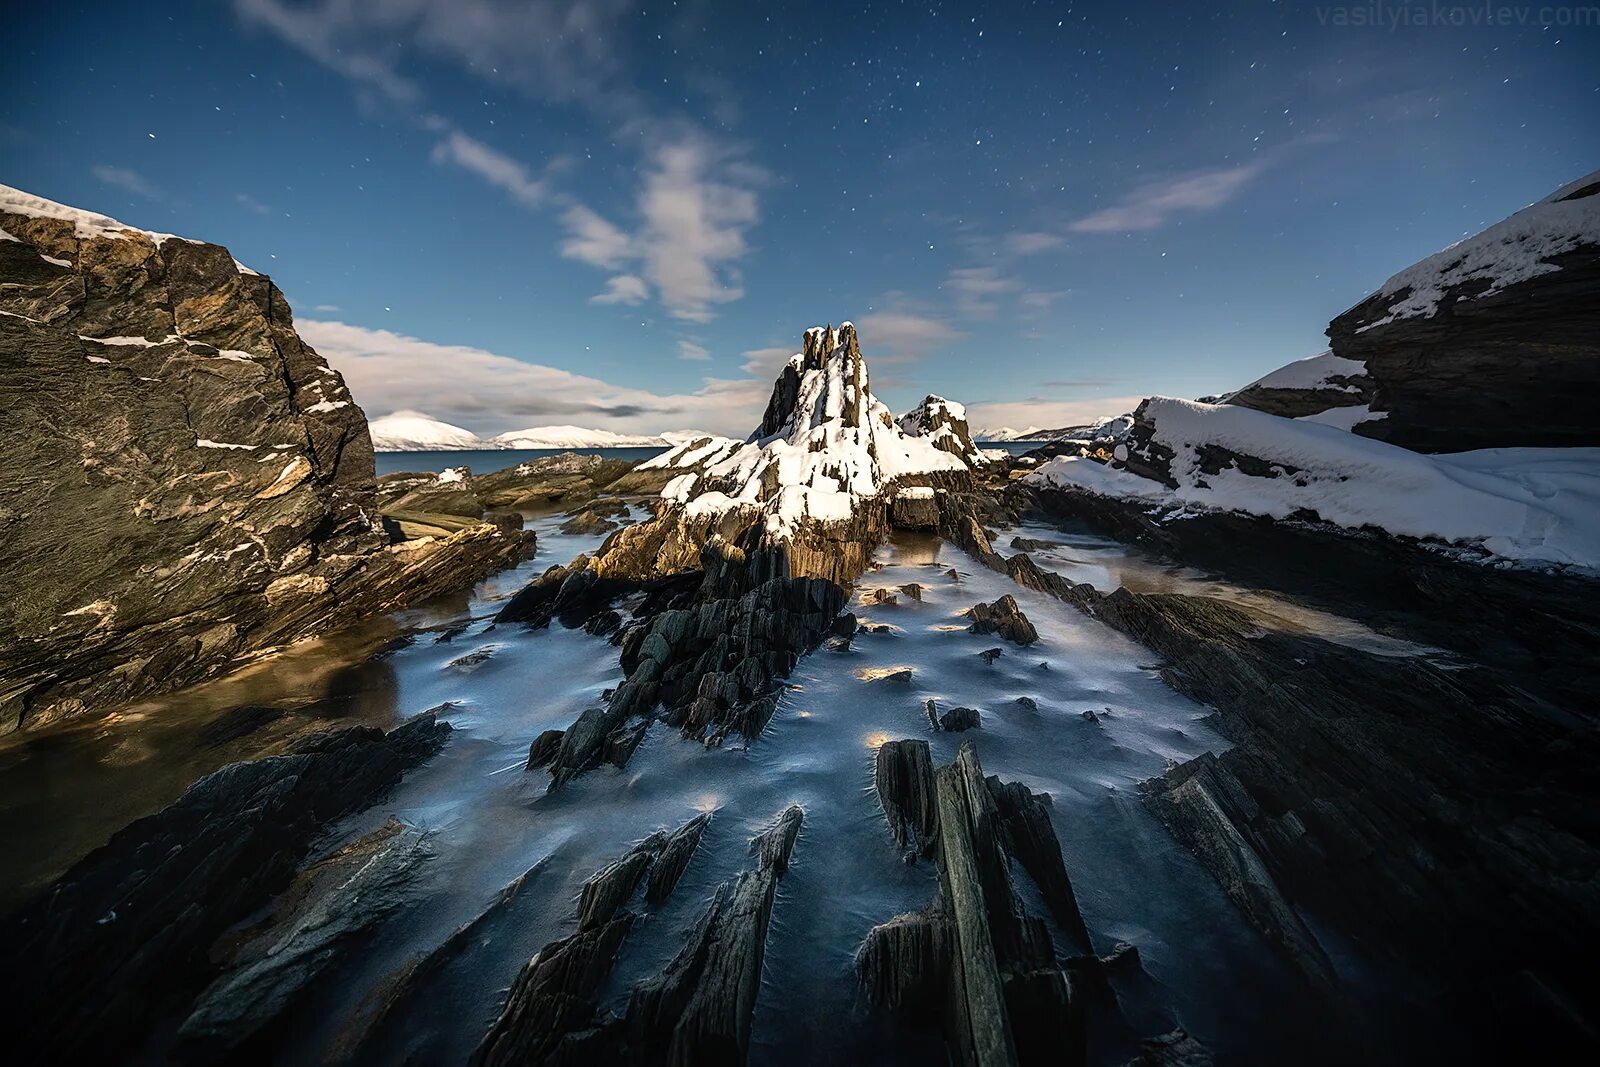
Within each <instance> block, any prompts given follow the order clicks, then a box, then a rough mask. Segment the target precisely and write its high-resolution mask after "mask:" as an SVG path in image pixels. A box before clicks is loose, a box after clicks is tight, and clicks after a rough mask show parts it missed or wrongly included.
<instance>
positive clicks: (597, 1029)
mask: <svg viewBox="0 0 1600 1067" xmlns="http://www.w3.org/2000/svg"><path fill="white" fill-rule="evenodd" d="M707 818H708V817H707V816H700V817H699V818H697V819H695V820H693V821H691V822H690V823H687V824H685V825H684V826H682V827H680V828H679V829H677V830H676V831H674V832H673V833H672V834H670V835H667V834H657V835H655V836H653V837H651V838H650V839H648V840H646V841H645V842H643V843H642V844H640V845H639V846H638V847H637V848H635V849H634V850H633V851H631V852H630V853H629V854H628V855H626V856H624V857H622V858H621V859H619V860H617V861H616V862H615V863H613V864H612V865H610V866H608V867H606V868H605V869H604V870H602V871H600V872H598V873H596V874H595V875H594V877H593V878H591V879H590V880H589V882H588V883H587V884H586V885H585V888H584V893H583V899H582V901H581V902H580V912H579V927H578V932H577V933H576V934H573V935H572V936H570V937H567V938H563V939H562V940H560V941H555V942H552V943H551V944H549V945H546V946H545V947H544V948H543V949H541V950H540V951H539V953H538V954H537V955H536V956H535V957H534V958H533V959H532V960H531V961H530V962H529V963H528V965H527V966H526V967H524V968H523V970H522V973H521V974H520V975H518V977H517V980H516V982H515V983H514V984H513V986H512V989H511V993H510V995H509V997H508V998H507V1001H506V1005H505V1008H504V1009H503V1010H502V1012H501V1015H500V1019H499V1021H498V1022H496V1024H495V1025H494V1027H493V1028H492V1029H491V1030H490V1031H489V1033H488V1035H486V1036H485V1038H484V1040H483V1043H482V1044H480V1045H479V1047H478V1050H477V1052H476V1053H474V1055H473V1057H472V1060H471V1062H472V1063H473V1064H475V1065H491V1064H503V1063H533V1064H540V1063H578V1062H600V1063H617V1064H641V1065H642V1064H656V1063H674V1064H690V1063H722V1064H742V1063H743V1062H744V1061H745V1058H746V1055H747V1053H748V1050H749V1043H750V1026H751V1018H752V1016H753V1014H754V1011H755V1001H756V995H757V993H758V991H759V988H760V981H761V967H762V957H763V954H764V950H765V944H766V938H767V928H768V925H769V924H770V922H771V918H772V909H773V902H774V898H775V895H776V891H777V883H778V880H779V879H780V878H782V877H783V874H784V872H785V871H786V870H787V869H788V863H789V858H790V855H791V853H792V852H793V850H794V846H795V840H796V838H797V837H798V835H799V832H800V825H801V823H802V821H803V815H802V813H801V810H800V808H798V807H791V808H789V809H787V810H786V811H785V812H784V813H783V814H782V815H781V816H780V817H779V819H778V821H777V822H776V824H775V825H773V826H772V828H771V829H769V830H767V831H766V832H764V833H762V834H760V835H759V836H758V837H756V839H755V840H753V841H752V842H751V844H750V851H751V853H752V855H753V857H754V864H753V866H752V868H751V869H750V870H747V871H746V872H745V873H743V874H741V875H740V876H739V877H738V878H737V879H736V880H735V881H732V882H728V883H725V884H723V885H722V886H721V887H720V888H719V889H718V890H717V892H716V895H715V897H714V898H713V900H712V902H711V906H710V909H709V910H708V911H707V912H706V914H705V915H704V917H703V918H702V919H701V921H700V923H699V925H698V927H697V928H696V930H695V931H694V933H693V934H692V935H691V937H690V940H689V943H688V944H686V945H685V946H684V948H683V950H682V951H681V952H680V953H679V954H678V955H677V956H676V957H675V958H674V959H673V960H672V961H671V962H670V963H669V964H668V965H667V967H666V968H665V970H663V971H662V973H661V974H659V975H658V976H656V977H655V978H653V979H650V980H648V981H646V982H644V983H643V984H642V985H640V986H639V987H638V988H636V989H635V990H634V991H633V993H632V995H631V996H630V997H629V999H628V1003H627V1007H626V1008H625V1009H624V1010H623V1011H622V1013H621V1014H620V1015H614V1014H611V1013H607V1012H601V1011H599V1010H598V1009H597V1006H596V1003H595V998H596V994H597V993H598V991H599V989H600V986H601V983H602V981H603V980H604V979H605V977H606V975H607V974H608V972H609V971H610V969H611V967H612V966H613V964H614V962H615V959H616V956H617V954H618V952H619V950H620V949H621V948H622V944H623V940H624V939H625V938H626V936H627V934H628V932H629V930H631V929H632V927H633V925H634V924H635V923H636V921H637V918H636V916H635V914H634V913H633V912H630V911H627V910H625V909H624V907H623V905H625V904H626V903H628V902H629V900H630V899H631V898H632V897H633V896H634V895H635V893H636V892H637V890H638V887H639V883H640V881H641V879H642V878H643V876H644V873H645V871H646V869H649V871H650V879H649V884H648V887H647V889H646V891H645V894H644V896H645V906H646V907H650V906H654V905H658V904H660V903H661V902H662V901H663V900H664V899H665V898H666V896H667V895H668V894H670V893H671V891H672V888H673V886H674V885H675V884H676V881H677V878H678V877H680V876H681V874H682V872H683V868H684V867H685V866H686V865H687V863H688V861H689V858H690V857H691V856H692V854H693V852H694V850H695V847H696V845H697V844H698V842H699V839H700V834H701V832H702V830H703V829H704V826H705V822H706V820H707ZM658 874H660V875H661V878H660V880H659V881H658V880H657V875H658Z"/></svg>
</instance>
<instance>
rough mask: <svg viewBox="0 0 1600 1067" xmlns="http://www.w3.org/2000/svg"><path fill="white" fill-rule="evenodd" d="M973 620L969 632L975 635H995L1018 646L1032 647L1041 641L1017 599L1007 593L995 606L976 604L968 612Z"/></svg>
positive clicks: (968, 616) (968, 615)
mask: <svg viewBox="0 0 1600 1067" xmlns="http://www.w3.org/2000/svg"><path fill="white" fill-rule="evenodd" d="M967 618H969V619H971V620H972V625H971V626H969V627H967V629H968V630H970V631H971V632H973V633H975V634H994V635H995V636H997V637H1003V638H1005V639H1006V640H1007V641H1010V642H1012V643H1014V644H1018V645H1031V644H1033V643H1034V642H1035V641H1037V640H1039V631H1038V630H1035V629H1034V628H1033V623H1031V622H1029V621H1028V617H1027V616H1026V615H1024V614H1023V613H1022V609H1021V608H1020V607H1018V606H1017V598H1016V597H1014V596H1012V595H1011V594H1010V593H1007V594H1006V595H1005V596H1003V597H1001V598H1000V599H998V600H996V601H995V602H994V603H993V604H974V605H972V607H971V608H970V609H968V611H967Z"/></svg>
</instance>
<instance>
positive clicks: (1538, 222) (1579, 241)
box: [1357, 171, 1600, 332]
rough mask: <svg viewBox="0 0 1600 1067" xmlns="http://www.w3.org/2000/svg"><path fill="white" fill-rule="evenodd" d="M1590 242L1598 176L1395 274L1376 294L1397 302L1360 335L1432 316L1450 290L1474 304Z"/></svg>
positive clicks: (1598, 217) (1598, 241)
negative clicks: (1472, 301)
mask: <svg viewBox="0 0 1600 1067" xmlns="http://www.w3.org/2000/svg"><path fill="white" fill-rule="evenodd" d="M1586 245H1600V171H1595V172H1594V173H1592V174H1588V175H1585V176H1584V177H1582V178H1579V179H1578V180H1577V181H1575V182H1572V183H1570V184H1568V185H1564V186H1562V187H1561V188H1560V189H1557V190H1556V191H1555V192H1553V193H1551V194H1550V195H1549V196H1547V197H1545V198H1544V199H1543V200H1540V201H1538V202H1537V203H1535V204H1531V205H1529V206H1528V207H1525V208H1523V209H1522V210H1521V211H1519V212H1517V213H1516V214H1515V215H1512V216H1511V217H1510V218H1508V219H1505V220H1504V221H1501V222H1498V223H1496V224H1495V225H1493V226H1490V227H1489V228H1488V229H1486V230H1484V231H1482V232H1481V233H1478V234H1475V235H1473V236H1472V237H1468V238H1467V239H1465V240H1463V241H1457V242H1456V243H1455V244H1453V245H1451V246H1450V247H1449V248H1446V249H1445V250H1444V251H1442V252H1437V253H1435V254H1433V255H1431V256H1429V257H1428V258H1427V259H1424V260H1422V261H1421V262H1419V263H1416V264H1413V265H1412V266H1410V267H1407V268H1406V269H1405V270H1403V271H1401V272H1400V273H1399V274H1396V275H1395V276H1394V277H1392V278H1390V279H1389V280H1388V281H1387V282H1385V283H1384V284H1383V288H1382V289H1381V290H1379V293H1380V295H1381V296H1383V297H1399V298H1400V299H1398V300H1395V301H1394V302H1392V303H1390V304H1389V307H1388V314H1387V315H1385V316H1383V317H1382V318H1380V319H1376V320H1374V321H1372V322H1369V323H1366V324H1365V325H1363V326H1362V327H1361V328H1360V330H1359V331H1357V332H1364V331H1366V330H1371V329H1374V328H1375V327H1378V326H1384V325H1387V324H1388V323H1391V322H1394V321H1395V320H1396V319H1406V318H1414V317H1419V316H1420V317H1423V318H1432V317H1433V316H1434V315H1435V314H1437V313H1438V311H1439V304H1440V301H1441V300H1443V299H1444V297H1445V294H1446V292H1448V291H1451V290H1455V292H1454V293H1453V295H1454V297H1455V298H1456V299H1458V300H1476V299H1481V298H1483V297H1486V296H1493V295H1494V294H1496V293H1499V292H1501V291H1503V290H1505V289H1507V288H1509V287H1510V286H1513V285H1516V284H1518V283H1519V282H1525V281H1528V280H1530V279H1532V278H1537V277H1539V276H1540V275H1543V274H1552V273H1555V272H1556V271H1559V270H1560V269H1561V266H1560V265H1559V264H1558V263H1556V262H1554V260H1555V259H1556V257H1558V256H1561V255H1563V254H1564V253H1567V252H1572V251H1574V250H1576V249H1578V248H1581V247H1584V246H1586Z"/></svg>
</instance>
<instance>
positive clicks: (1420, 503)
mask: <svg viewBox="0 0 1600 1067" xmlns="http://www.w3.org/2000/svg"><path fill="white" fill-rule="evenodd" d="M1145 419H1146V421H1148V422H1150V423H1153V425H1154V428H1155V429H1154V434H1153V437H1152V440H1153V442H1155V443H1156V444H1159V445H1163V446H1165V447H1166V448H1169V449H1171V450H1172V451H1173V453H1174V454H1175V458H1174V459H1173V461H1172V468H1171V470H1172V477H1173V480H1174V481H1176V482H1177V483H1178V485H1177V488H1176V489H1171V488H1168V487H1167V486H1165V485H1163V484H1161V483H1160V482H1156V481H1152V480H1151V479H1148V478H1143V477H1140V476H1138V475H1136V474H1133V473H1132V472H1130V471H1127V470H1121V469H1116V468H1114V467H1112V466H1108V465H1104V464H1100V463H1096V462H1094V461H1092V460H1088V459H1083V458H1077V457H1074V458H1061V459H1055V460H1051V461H1050V462H1048V463H1046V464H1044V465H1042V466H1041V467H1040V468H1039V470H1038V471H1037V472H1035V473H1034V474H1033V475H1030V476H1029V477H1030V479H1032V480H1034V481H1036V482H1040V483H1046V484H1052V485H1057V486H1062V487H1071V488H1078V489H1086V490H1088V491H1090V492H1094V493H1099V494H1101V495H1105V496H1114V497H1122V498H1126V499H1134V500H1141V501H1149V502H1151V503H1154V504H1160V505H1169V506H1172V507H1174V508H1180V509H1182V508H1189V509H1193V508H1214V509H1219V510H1225V511H1241V512H1245V513H1248V514H1252V515H1265V516H1270V517H1273V518H1279V519H1283V518H1288V517H1290V516H1294V515H1296V514H1297V513H1314V514H1315V515H1316V516H1317V517H1319V518H1321V519H1322V520H1323V521H1325V522H1329V523H1333V524H1335V525H1337V526H1343V527H1346V528H1349V529H1359V528H1361V527H1364V526H1375V527H1378V528H1380V529H1383V530H1386V531H1388V532H1390V533H1392V534H1399V535H1403V536H1407V537H1415V538H1423V539H1430V540H1435V541H1439V542H1445V543H1448V544H1451V545H1455V546H1458V547H1461V548H1466V549H1469V550H1474V551H1481V552H1482V553H1487V554H1489V555H1491V556H1495V557H1499V558H1501V559H1505V560H1518V561H1529V562H1537V563H1553V564H1562V565H1570V566H1577V567H1585V568H1600V448H1503V449H1487V450H1483V451H1478V452H1464V453H1457V454H1454V455H1431V456H1430V455H1424V454H1421V453H1417V452H1412V451H1409V450H1408V449H1404V448H1399V447H1396V446H1394V445H1389V444H1385V443H1383V442H1381V441H1374V440H1370V439H1368V438H1364V437H1358V436H1355V435H1353V434H1349V433H1346V432H1344V431H1342V430H1341V429H1339V428H1336V427H1331V426H1323V425H1318V424H1315V423H1308V422H1306V421H1305V420H1300V419H1284V418H1279V417H1278V416H1276V415H1268V414H1266V413H1265V412H1260V411H1255V410H1252V409H1250V408H1241V407H1233V406H1231V405H1222V406H1213V405H1209V404H1197V403H1193V402H1191V401H1187V400H1174V399H1171V398H1167V397H1153V398H1151V399H1150V400H1149V401H1148V402H1147V406H1146V409H1145ZM1208 444H1209V445H1216V446H1220V447H1222V448H1225V449H1228V450H1229V451H1231V452H1234V453H1238V454H1240V455H1245V456H1252V457H1256V458H1259V459H1264V460H1267V461H1268V462H1270V463H1272V464H1274V465H1276V466H1277V467H1278V469H1279V470H1280V471H1281V472H1282V473H1280V474H1278V475H1277V476H1276V477H1262V476H1253V475H1249V474H1246V473H1244V471H1242V470H1240V469H1238V467H1237V466H1230V467H1227V468H1224V469H1223V470H1222V472H1221V473H1220V474H1206V473H1204V472H1202V471H1201V469H1200V454H1199V450H1200V447H1201V446H1202V445H1208ZM1290 468H1295V469H1294V470H1290Z"/></svg>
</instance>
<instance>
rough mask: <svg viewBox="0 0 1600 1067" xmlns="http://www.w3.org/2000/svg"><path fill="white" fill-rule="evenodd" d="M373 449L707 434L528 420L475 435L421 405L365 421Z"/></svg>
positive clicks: (539, 445) (622, 441)
mask: <svg viewBox="0 0 1600 1067" xmlns="http://www.w3.org/2000/svg"><path fill="white" fill-rule="evenodd" d="M369 426H370V428H371V431H372V447H373V449H374V450H375V451H378V452H457V451H459V452H472V451H487V450H499V449H546V448H653V447H657V446H659V447H663V448H665V447H667V446H669V445H673V444H677V443H678V442H680V441H683V440H687V439H691V438H695V437H710V436H715V435H712V434H708V433H704V432H700V431H695V430H666V431H663V432H662V433H659V434H627V433H617V432H615V431H613V430H601V429H594V428H590V427H585V426H572V425H558V426H529V427H527V428H525V429H521V430H508V431H506V432H505V433H500V434H494V435H492V436H490V437H480V436H478V435H477V434H475V433H473V432H472V431H471V430H469V429H467V428H465V427H463V426H456V425H454V424H453V423H448V422H445V421H444V420H443V419H436V418H434V417H433V416H432V415H428V414H426V413H424V412H421V411H410V410H407V411H396V412H394V413H393V414H389V415H385V416H383V417H382V418H377V419H373V420H372V421H371V423H370V424H369Z"/></svg>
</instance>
